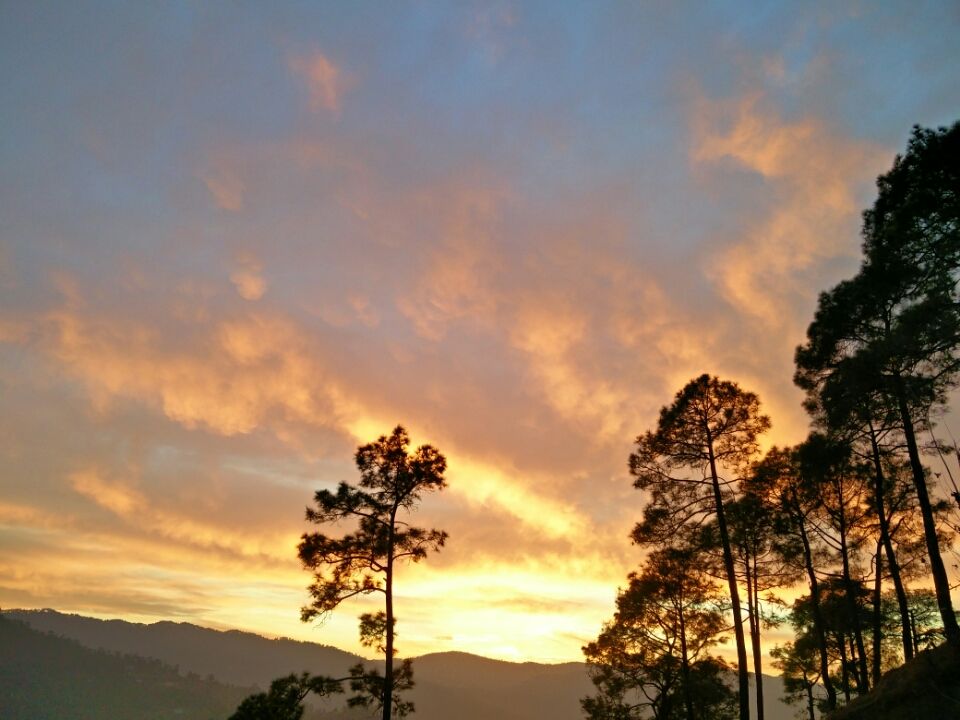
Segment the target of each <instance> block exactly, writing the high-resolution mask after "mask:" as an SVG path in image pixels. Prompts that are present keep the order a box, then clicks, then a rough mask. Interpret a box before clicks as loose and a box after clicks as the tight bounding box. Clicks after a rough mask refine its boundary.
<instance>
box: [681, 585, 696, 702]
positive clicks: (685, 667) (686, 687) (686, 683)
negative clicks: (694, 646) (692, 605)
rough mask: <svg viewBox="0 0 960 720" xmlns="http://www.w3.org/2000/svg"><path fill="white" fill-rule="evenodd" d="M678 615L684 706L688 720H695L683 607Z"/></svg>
mask: <svg viewBox="0 0 960 720" xmlns="http://www.w3.org/2000/svg"><path fill="white" fill-rule="evenodd" d="M681 604H682V603H681ZM677 614H678V616H679V619H680V673H681V675H682V676H683V704H684V706H685V707H686V710H687V720H694V718H693V697H692V696H691V695H690V657H689V655H688V654H687V626H686V622H685V620H684V617H683V608H682V607H679V608H678V613H677Z"/></svg>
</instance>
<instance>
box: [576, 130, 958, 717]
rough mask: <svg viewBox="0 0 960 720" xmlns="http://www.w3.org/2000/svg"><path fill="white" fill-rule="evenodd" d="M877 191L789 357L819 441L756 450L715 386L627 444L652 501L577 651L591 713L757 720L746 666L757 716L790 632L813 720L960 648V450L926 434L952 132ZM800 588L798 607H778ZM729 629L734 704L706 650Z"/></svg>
mask: <svg viewBox="0 0 960 720" xmlns="http://www.w3.org/2000/svg"><path fill="white" fill-rule="evenodd" d="M877 184H878V189H879V194H878V198H877V200H876V203H875V204H874V206H873V207H872V208H871V209H869V210H867V211H866V212H865V213H864V222H863V244H862V248H863V260H862V263H861V266H860V269H859V271H858V272H857V274H856V275H855V276H854V277H852V278H850V279H849V280H845V281H843V282H841V283H840V284H839V285H837V286H836V287H834V288H833V289H831V290H830V291H828V292H825V293H823V294H822V295H821V296H820V298H819V303H818V307H817V310H816V315H815V317H814V319H813V322H812V323H811V324H810V326H809V328H808V331H807V339H806V342H805V343H804V344H803V345H802V346H801V347H799V348H798V349H797V352H796V374H795V376H794V381H795V382H796V384H797V385H798V386H799V387H800V388H801V389H802V390H803V391H804V392H805V394H806V400H805V407H806V409H807V410H808V412H809V413H810V416H811V424H812V430H811V432H810V434H809V436H808V437H807V439H806V440H805V441H804V442H802V443H800V444H799V445H797V446H796V447H788V448H778V447H774V448H772V449H771V450H769V452H767V454H766V455H765V456H763V457H760V455H759V445H758V440H759V438H760V436H761V434H762V433H764V432H765V431H766V430H768V429H769V427H770V420H769V418H767V417H766V416H765V415H763V414H762V412H761V410H760V403H759V400H758V398H757V396H756V395H754V394H753V393H751V392H748V391H745V390H744V389H742V388H740V387H739V386H738V385H737V384H736V383H732V382H726V381H723V380H719V379H717V378H715V377H711V376H708V375H703V376H701V377H699V378H696V379H695V380H693V381H691V382H690V383H689V384H687V385H686V386H685V387H684V388H683V389H681V390H680V391H679V392H678V393H677V395H676V397H675V398H674V401H673V403H672V404H671V405H669V406H668V407H664V408H663V410H662V411H661V413H660V417H659V421H658V423H657V427H656V428H655V429H654V430H651V431H649V432H647V433H645V434H643V435H641V436H640V437H638V438H637V441H636V449H635V451H634V453H633V454H632V455H631V456H630V472H631V474H632V475H633V477H634V478H635V486H636V487H637V488H638V489H641V490H644V491H646V493H647V497H648V499H649V502H648V504H647V505H646V507H645V509H644V511H643V517H642V520H641V521H640V522H639V523H638V524H637V525H636V527H635V529H634V531H633V535H632V539H633V540H634V542H636V543H638V544H639V545H641V546H643V547H644V548H646V549H647V554H646V560H645V561H644V563H643V565H642V566H641V568H640V570H639V571H638V572H636V573H634V574H631V575H630V577H629V578H628V584H627V587H626V588H625V589H623V590H621V591H620V593H619V596H618V598H617V603H616V613H615V615H614V617H613V619H612V620H611V621H610V622H609V623H608V624H607V625H606V626H605V627H604V628H603V631H602V632H601V634H600V636H599V637H598V638H597V640H596V641H595V642H592V643H590V644H589V645H587V646H586V647H585V648H584V653H585V655H586V658H587V660H588V662H589V663H590V665H591V672H592V676H593V680H594V684H595V685H596V688H597V692H596V694H595V695H594V696H592V697H589V698H586V699H584V700H583V707H584V710H585V712H586V714H587V716H588V717H589V718H591V719H593V720H612V719H614V718H616V719H620V720H628V719H629V718H638V717H649V716H652V717H653V718H655V720H667V719H672V718H686V719H687V720H693V719H694V718H737V717H739V718H740V720H748V719H749V717H750V714H749V705H750V702H751V693H750V692H749V686H748V669H750V668H751V665H752V669H753V671H754V672H755V673H756V692H755V702H756V705H757V716H758V718H759V719H760V720H763V683H762V676H761V672H762V669H763V668H762V663H761V657H762V653H761V633H762V631H763V630H764V629H767V628H769V627H770V625H771V624H773V623H776V622H782V621H784V620H786V621H788V622H789V624H790V626H792V628H793V630H794V633H795V634H794V639H793V640H792V641H791V642H788V643H786V644H784V645H781V646H779V647H776V648H775V649H774V650H773V652H772V653H771V654H772V656H773V657H774V662H775V664H776V665H777V666H778V667H779V669H781V670H782V671H783V673H784V679H785V683H786V685H787V689H788V691H790V692H791V693H792V694H793V696H794V699H795V700H798V701H802V702H803V703H804V704H805V706H806V709H807V711H808V713H809V717H810V718H811V720H813V719H814V718H815V710H816V709H817V706H819V707H820V709H822V710H829V709H833V708H835V707H837V706H838V705H840V704H843V703H844V702H848V701H849V700H850V699H851V698H852V697H854V696H856V695H860V694H863V693H866V692H868V691H869V690H870V688H871V687H873V686H875V685H876V683H877V680H878V679H879V677H880V676H881V674H882V673H883V672H884V671H885V670H886V669H889V668H890V667H892V666H895V665H897V664H899V663H901V662H904V661H906V660H909V659H911V658H912V657H913V656H914V655H915V654H916V653H917V652H918V651H919V650H921V649H924V648H926V647H928V646H930V645H931V644H936V643H938V642H942V641H944V640H945V641H947V642H949V643H951V644H953V645H960V628H958V625H957V616H956V614H955V612H954V609H953V605H952V602H951V598H950V585H949V581H948V577H947V572H946V567H945V563H944V559H943V553H944V552H946V551H947V549H948V548H949V547H950V544H951V541H952V536H953V535H954V533H955V531H956V529H957V528H956V523H955V522H954V521H953V520H954V518H955V517H956V516H955V515H953V516H952V513H956V511H957V508H958V507H960V490H958V488H957V486H956V484H955V483H953V477H952V475H951V474H950V473H951V470H950V465H951V464H953V463H954V462H955V461H954V459H953V458H950V457H946V456H947V455H948V452H947V450H948V449H949V450H955V449H956V448H955V447H954V446H953V445H951V446H950V447H949V448H944V446H943V444H942V443H941V442H939V441H938V440H937V438H936V436H935V434H934V426H935V419H936V417H937V414H938V412H940V411H942V410H943V409H944V407H945V405H946V401H947V394H948V392H949V391H950V390H951V389H952V388H953V387H955V385H956V384H957V380H958V377H960V352H958V351H960V296H958V290H957V287H958V286H957V283H958V271H960V123H957V124H955V125H954V126H953V127H951V128H949V129H948V128H940V129H937V130H931V129H923V128H919V127H916V128H914V130H913V133H912V136H911V139H910V142H909V145H908V147H907V151H906V153H905V154H904V155H903V156H900V157H898V158H897V159H896V161H895V162H894V166H893V168H892V169H891V170H890V171H889V172H888V173H886V174H885V175H882V176H881V177H880V178H879V179H878V183H877ZM925 453H928V454H929V453H933V454H934V456H935V457H936V456H937V455H939V457H940V459H941V460H942V461H943V462H942V471H943V474H944V479H945V480H949V482H950V483H951V484H952V492H951V494H952V499H943V498H939V497H937V494H936V483H935V481H934V477H933V475H932V474H931V472H930V470H929V469H928V468H927V467H925V466H924V464H923V456H924V454H925ZM801 583H802V585H801ZM911 583H912V584H913V585H914V586H915V589H910V587H909V586H910V585H911ZM930 586H932V590H929V589H926V588H929V587H930ZM797 587H803V588H804V590H803V591H801V592H802V595H801V596H800V597H799V598H798V599H796V600H795V602H793V603H792V605H791V606H790V607H787V606H785V604H784V603H783V602H781V601H779V600H778V599H777V598H776V596H775V595H774V592H775V591H776V590H777V589H780V588H782V589H787V588H790V589H792V590H793V591H794V594H795V589H796V588H797ZM731 625H732V627H731ZM731 630H732V634H733V637H734V641H735V644H736V651H737V667H736V671H737V675H738V684H737V688H736V690H734V689H732V688H730V687H729V686H728V684H727V683H726V681H725V678H724V674H725V670H727V669H728V668H727V666H726V665H725V664H724V662H723V661H722V660H721V659H720V658H719V657H717V656H716V655H715V654H714V650H715V646H716V645H717V644H718V643H719V642H721V641H723V640H724V639H725V638H726V637H727V636H728V635H729V634H730V632H731ZM748 652H749V653H750V655H751V656H752V663H748Z"/></svg>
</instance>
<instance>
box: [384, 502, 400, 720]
mask: <svg viewBox="0 0 960 720" xmlns="http://www.w3.org/2000/svg"><path fill="white" fill-rule="evenodd" d="M396 513H397V511H396V508H394V510H393V512H391V513H390V530H389V536H388V540H387V572H386V576H387V577H386V580H385V583H384V585H385V587H384V591H385V594H386V599H385V602H384V604H385V606H386V607H385V613H386V616H387V629H386V643H384V645H385V647H386V658H384V660H385V662H384V669H383V708H382V710H383V715H382V717H383V720H390V715H391V713H392V712H393V531H394V522H395V519H396Z"/></svg>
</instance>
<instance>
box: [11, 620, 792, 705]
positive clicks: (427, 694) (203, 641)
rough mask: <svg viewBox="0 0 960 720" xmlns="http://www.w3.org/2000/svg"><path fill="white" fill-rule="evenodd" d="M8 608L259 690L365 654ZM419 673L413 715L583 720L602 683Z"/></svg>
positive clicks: (772, 680) (436, 660) (573, 670)
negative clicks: (587, 701) (585, 703)
mask: <svg viewBox="0 0 960 720" xmlns="http://www.w3.org/2000/svg"><path fill="white" fill-rule="evenodd" d="M3 615H4V617H6V618H10V619H16V620H19V621H22V622H24V623H27V624H29V625H30V626H31V627H33V628H35V629H37V630H40V631H43V632H52V633H55V634H57V635H61V636H63V637H65V638H70V639H72V640H75V641H77V642H79V643H81V644H82V645H84V646H86V647H87V648H91V649H100V650H104V651H108V652H113V653H130V654H135V655H140V656H143V657H146V658H153V659H155V660H159V661H161V662H162V663H165V664H166V665H168V666H172V667H174V668H179V670H180V672H181V673H193V674H195V675H198V676H200V677H204V678H205V677H208V676H209V678H210V679H212V680H215V681H217V682H220V683H223V684H232V685H241V686H256V687H257V688H259V689H261V690H263V689H266V688H267V687H268V686H269V683H270V681H271V680H272V679H274V678H276V677H279V676H281V675H286V674H288V673H300V672H303V671H309V672H311V673H313V674H324V675H334V676H342V675H344V674H345V672H346V670H347V668H349V667H350V666H351V665H353V664H354V663H356V662H358V661H359V660H361V658H360V657H359V656H357V655H354V654H352V653H348V652H345V651H343V650H339V649H337V648H334V647H330V646H327V645H320V644H317V643H311V642H301V641H297V640H290V639H285V638H281V639H275V640H270V639H267V638H264V637H261V636H259V635H255V634H253V633H246V632H241V631H238V630H229V631H220V630H211V629H209V628H203V627H199V626H196V625H192V624H190V623H177V622H169V621H162V622H157V623H153V624H150V625H143V624H139V623H131V622H127V621H124V620H99V619H95V618H89V617H83V616H80V615H69V614H64V613H59V612H56V611H54V610H6V611H4V613H3ZM414 676H415V679H416V686H415V687H414V689H413V690H412V691H411V693H410V698H411V699H412V700H413V701H414V702H415V704H416V714H415V715H414V717H416V718H418V719H419V720H449V718H457V719H458V720H489V719H492V718H496V719H497V720H581V718H582V716H583V715H582V712H581V710H580V698H582V697H584V696H585V695H588V694H591V693H592V692H593V690H594V688H593V685H592V683H591V682H590V680H589V677H588V676H587V672H586V666H585V665H584V664H583V663H578V662H569V663H562V664H558V665H546V664H541V663H534V662H522V663H515V662H506V661H502V660H493V659H490V658H484V657H480V656H477V655H472V654H470V653H465V652H444V653H431V654H428V655H423V656H421V657H418V658H415V659H414ZM764 687H765V689H766V694H767V702H766V703H765V705H766V717H767V720H788V718H791V717H792V716H793V712H794V708H791V707H789V706H786V705H784V704H783V703H782V702H780V701H779V699H778V698H779V695H780V693H781V691H782V684H781V681H780V679H779V678H777V677H771V676H767V675H765V676H764ZM238 702H239V700H238ZM342 705H343V700H342V699H341V698H335V699H333V700H332V701H325V702H324V703H323V704H322V705H321V706H319V707H318V708H316V709H315V710H314V713H315V714H314V715H313V716H312V717H317V718H319V717H338V718H341V717H342V718H365V717H368V716H369V712H366V711H356V710H354V711H347V710H342V709H340V708H341V707H342ZM231 709H232V708H231ZM226 715H229V713H227V714H226ZM226 715H223V717H226ZM2 717H4V718H6V717H7V716H6V715H3V716H2Z"/></svg>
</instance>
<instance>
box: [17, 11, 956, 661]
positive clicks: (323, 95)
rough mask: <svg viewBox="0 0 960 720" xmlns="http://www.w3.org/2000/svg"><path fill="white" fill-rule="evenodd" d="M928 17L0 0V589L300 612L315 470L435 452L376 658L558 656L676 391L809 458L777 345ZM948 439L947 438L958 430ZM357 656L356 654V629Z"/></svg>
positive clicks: (952, 65) (927, 99) (129, 611)
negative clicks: (366, 451) (747, 397)
mask: <svg viewBox="0 0 960 720" xmlns="http://www.w3.org/2000/svg"><path fill="white" fill-rule="evenodd" d="M958 33H960V6H958V5H957V4H956V3H953V2H916V1H915V0H913V1H911V2H884V3H871V2H823V3H819V2H804V3H777V2H766V3H746V2H741V3H736V2H730V3H725V2H710V3H684V2H677V3H674V2H631V3H628V2H621V3H604V2H598V3H558V2H477V3H472V2H454V3H430V2H397V3H373V2H355V3H339V2H338V3H333V2H330V3H324V2H315V3H313V2H311V3H305V2H286V3H270V4H264V3H250V2H231V3H226V2H209V3H208V2H169V3H123V2H117V3H90V2H61V3H55V2H0V66H2V67H3V68H4V71H3V72H2V73H0V605H2V606H3V607H24V608H34V607H36V608H39V607H53V608H56V609H58V610H61V611H65V612H77V613H82V614H86V615H94V616H98V617H122V618H127V619H130V620H135V621H139V622H153V621H156V620H161V619H170V620H179V621H189V622H194V623H197V624H200V625H206V626H210V627H217V628H240V629H244V630H251V631H255V632H260V633H264V634H267V635H270V636H288V637H295V638H299V639H305V640H312V641H315V642H321V643H326V644H330V645H336V646H338V647H342V648H344V649H347V650H353V651H360V650H361V649H360V647H359V644H358V641H357V629H356V627H357V616H358V615H359V614H360V613H361V612H366V611H370V610H372V609H375V608H376V605H375V602H374V601H373V600H370V601H356V602H350V603H346V604H344V605H343V606H342V607H341V608H339V609H338V610H337V611H336V612H335V613H333V615H332V616H330V617H329V618H328V619H327V620H326V621H325V622H323V623H322V624H316V623H314V624H309V625H306V624H303V623H301V622H300V620H299V610H300V607H301V606H302V605H304V604H305V603H306V602H307V601H308V595H307V591H306V587H307V585H308V584H309V581H310V578H309V575H308V573H307V572H305V571H304V570H303V569H302V568H301V567H300V565H299V562H298V561H297V558H296V544H297V542H298V540H299V537H300V534H301V533H303V532H305V531H309V530H311V529H314V528H312V527H311V526H310V525H308V524H307V523H306V522H305V520H304V508H305V507H306V505H307V504H308V503H309V502H310V500H311V498H312V496H313V493H314V491H315V490H317V489H319V488H332V487H334V486H335V485H336V484H337V483H338V482H340V481H348V482H352V481H355V480H356V479H357V472H356V468H355V467H354V465H353V453H354V451H355V449H356V447H357V446H358V445H360V444H363V443H366V442H369V441H371V440H373V439H375V438H376V437H377V436H379V435H381V434H383V433H389V432H390V431H391V429H392V428H393V427H394V426H395V425H397V424H398V423H400V424H403V425H404V426H405V427H406V428H407V429H408V430H409V432H410V434H411V436H412V440H413V443H414V444H415V445H419V444H423V443H430V444H433V445H434V446H436V447H437V448H438V449H439V450H440V451H441V452H442V453H444V454H445V456H446V457H447V459H448V462H449V469H448V471H447V478H448V487H447V488H446V489H445V490H444V491H443V492H442V493H436V494H433V495H430V496H428V497H426V498H425V499H424V501H423V503H422V504H421V506H420V507H419V508H418V510H417V512H416V514H415V516H414V518H412V519H415V521H416V522H417V523H418V524H421V525H423V526H427V527H437V528H442V529H444V530H446V531H447V532H448V533H449V535H450V540H449V543H448V545H447V546H446V547H445V548H444V549H443V551H442V552H441V553H439V554H437V555H433V556H430V557H429V558H427V559H426V560H425V561H423V562H422V563H420V564H418V565H415V566H408V567H404V568H403V569H402V570H400V571H399V573H398V576H397V580H396V593H397V600H396V608H397V614H398V617H399V621H398V641H397V644H398V647H399V648H400V651H401V654H404V655H408V656H411V655H417V654H422V653H426V652H434V651H445V650H461V651H467V652H474V653H477V654H481V655H487V656H491V657H497V658H503V659H508V660H535V661H544V662H558V661H565V660H579V659H581V658H582V655H581V650H580V648H581V646H582V645H583V644H584V643H586V642H588V641H589V640H591V639H593V638H595V637H596V635H597V633H598V632H599V630H600V628H601V625H602V623H603V622H604V621H605V620H606V619H608V618H609V617H610V616H611V615H612V612H613V601H614V598H615V596H616V592H617V588H618V586H622V585H623V584H624V583H625V578H626V575H627V573H628V572H630V571H631V570H632V569H635V568H636V567H637V565H638V563H639V561H640V560H641V559H642V552H641V550H640V549H639V548H637V547H635V546H633V545H631V543H630V540H629V538H628V535H629V533H630V530H631V528H632V526H633V524H634V523H635V522H636V521H637V520H638V519H639V517H640V515H641V512H642V508H643V502H644V498H643V496H642V495H641V493H640V492H639V491H637V490H634V489H633V488H632V483H631V478H630V476H629V473H628V471H627V458H628V455H629V453H630V452H631V449H632V447H633V442H634V440H635V438H636V437H637V435H638V434H640V433H642V432H644V431H646V430H648V429H651V428H652V427H653V426H654V424H655V421H656V418H657V414H658V411H659V409H660V407H661V406H663V405H664V404H667V403H669V402H670V401H671V399H672V397H673V395H674V393H675V392H676V391H677V390H678V389H679V388H680V387H682V386H683V385H684V384H685V383H686V382H687V381H688V380H690V379H691V378H693V377H695V376H697V375H699V374H701V373H704V372H706V373H711V374H715V375H718V376H720V377H722V378H725V379H730V380H734V381H736V382H738V383H739V384H740V385H741V386H742V387H743V388H744V389H747V390H750V391H753V392H756V393H757V394H758V395H759V397H760V400H761V403H762V405H763V408H764V410H765V412H767V413H768V414H769V415H770V417H771V419H772V423H773V427H772V430H771V431H770V433H769V434H768V436H767V437H766V438H765V440H764V444H765V446H769V445H771V444H774V443H776V444H786V443H795V442H798V441H800V440H802V439H803V437H804V436H805V434H806V432H807V429H808V424H807V418H806V417H805V415H804V413H803V411H802V409H801V407H800V400H801V395H800V392H799V391H798V390H797V389H796V388H794V387H793V385H792V382H791V377H792V373H793V365H792V361H793V352H794V349H795V347H796V346H797V345H798V344H800V343H801V342H802V341H803V339H804V332H805V329H806V326H807V325H808V324H809V322H810V320H811V319H812V314H813V311H814V308H815V306H816V299H817V295H818V293H819V292H821V291H823V290H826V289H828V288H830V287H832V286H833V285H834V284H836V283H837V282H838V281H840V280H841V279H843V278H845V277H849V276H850V275H852V274H853V273H854V272H855V271H856V268H857V266H858V263H859V242H860V239H859V227H860V213H861V212H862V211H863V209H865V208H866V207H869V205H870V204H871V203H872V200H873V198H874V197H875V179H876V176H877V175H878V174H879V173H881V172H884V171H885V170H886V169H888V168H889V167H890V165H891V163H892V161H893V157H894V155H895V154H896V153H897V152H898V151H902V149H903V148H904V147H905V145H906V140H907V137H908V136H909V132H910V128H911V126H912V125H914V124H920V125H923V126H937V125H944V124H948V123H951V122H953V121H955V120H956V119H957V118H958V117H960V73H958V72H957V68H958V67H960V43H957V42H956V38H957V36H958ZM958 426H960V423H958ZM364 652H365V651H364Z"/></svg>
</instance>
